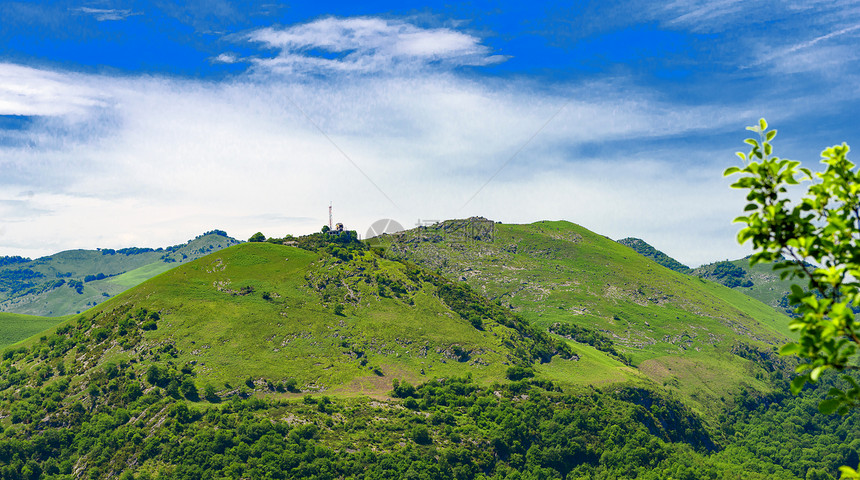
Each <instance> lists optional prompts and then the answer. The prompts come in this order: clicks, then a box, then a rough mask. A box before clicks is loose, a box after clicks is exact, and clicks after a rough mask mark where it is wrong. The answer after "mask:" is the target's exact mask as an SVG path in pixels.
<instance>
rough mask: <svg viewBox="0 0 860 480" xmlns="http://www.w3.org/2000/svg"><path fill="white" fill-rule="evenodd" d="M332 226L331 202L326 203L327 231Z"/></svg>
mask: <svg viewBox="0 0 860 480" xmlns="http://www.w3.org/2000/svg"><path fill="white" fill-rule="evenodd" d="M332 228H334V226H333V225H332V223H331V202H328V229H329V230H331V229H332Z"/></svg>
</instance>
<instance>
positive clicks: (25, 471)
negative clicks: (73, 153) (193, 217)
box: [0, 221, 860, 480]
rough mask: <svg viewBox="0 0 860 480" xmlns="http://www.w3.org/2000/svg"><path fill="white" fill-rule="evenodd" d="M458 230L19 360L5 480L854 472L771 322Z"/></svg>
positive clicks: (330, 259)
mask: <svg viewBox="0 0 860 480" xmlns="http://www.w3.org/2000/svg"><path fill="white" fill-rule="evenodd" d="M485 226H486V225H485ZM461 227H463V225H462V222H460V223H459V224H458V222H456V221H453V222H445V223H443V224H442V225H439V226H438V227H436V228H434V229H425V230H424V231H422V232H420V233H421V236H420V237H415V236H412V237H410V236H409V235H401V236H398V237H396V238H383V239H381V240H382V241H377V242H375V245H376V246H375V247H372V248H368V247H367V246H366V245H364V244H361V243H358V242H354V241H351V240H350V241H345V242H341V241H340V240H341V237H336V236H330V235H323V234H315V235H313V236H311V238H304V237H303V238H300V239H298V242H297V243H298V245H300V246H302V247H304V248H298V247H293V246H286V245H278V244H272V243H245V244H241V245H237V246H233V247H229V248H226V249H223V250H221V251H218V252H215V253H212V254H209V255H207V256H204V257H202V258H199V259H197V260H194V261H191V262H187V263H186V264H183V265H179V266H178V267H177V268H174V269H172V270H169V271H166V272H164V273H161V274H159V275H157V276H155V277H153V278H151V279H149V280H147V281H145V282H143V283H142V284H140V285H138V286H136V287H133V288H131V289H129V290H127V291H126V292H124V293H121V294H118V295H116V296H114V297H112V298H110V299H108V300H106V301H105V302H103V303H101V304H99V305H97V306H95V307H93V308H91V309H90V310H88V311H86V312H84V313H82V314H79V315H75V316H74V317H72V318H70V319H67V320H64V321H62V322H61V323H60V324H59V325H57V326H55V327H52V328H50V329H49V330H48V331H44V332H41V333H38V334H36V335H34V336H33V337H31V338H30V339H28V340H26V341H24V342H19V343H17V344H16V345H14V346H13V347H11V348H7V349H5V350H4V351H3V352H2V361H0V478H46V479H57V480H59V479H63V480H65V479H70V478H83V477H87V478H99V479H101V478H117V477H119V478H164V479H167V478H170V479H186V478H187V479H192V478H193V479H197V478H302V479H304V478H372V479H382V478H440V479H452V480H453V479H479V478H480V479H484V478H499V479H501V478H512V477H513V478H516V477H519V478H643V479H658V478H684V479H694V478H709V479H725V478H731V479H762V480H764V479H768V480H773V479H787V480H788V479H798V478H809V475H808V472H809V471H814V472H815V474H816V475H818V472H823V473H821V475H824V474H827V472H835V471H836V467H838V465H840V464H842V463H844V462H846V461H851V460H852V459H854V458H857V453H856V449H854V447H853V446H852V444H850V442H851V441H852V439H853V438H856V435H857V432H858V431H860V430H858V429H860V427H858V426H857V425H860V424H858V423H857V422H856V421H854V420H856V418H857V417H858V416H854V417H852V419H854V420H852V423H850V424H847V426H841V425H839V424H838V422H837V421H833V422H830V423H829V424H828V423H827V422H828V420H826V419H823V418H819V417H820V415H817V414H816V413H815V408H814V402H816V401H817V399H818V397H816V395H817V394H815V393H813V392H810V394H809V395H805V396H804V397H802V398H800V399H798V400H797V401H796V402H794V401H791V399H790V398H788V397H787V395H786V393H785V392H786V390H787V386H786V384H785V381H784V380H785V379H783V378H782V375H783V374H784V372H785V370H786V368H785V367H786V366H785V365H783V364H782V363H781V362H783V360H782V359H778V358H776V357H775V356H774V355H772V350H771V347H772V346H774V345H776V344H778V343H779V342H782V341H784V339H785V334H784V332H783V330H782V327H781V325H783V324H782V323H780V322H782V321H783V320H784V318H783V317H780V316H779V315H778V314H776V313H775V312H773V310H771V309H769V308H768V307H767V306H765V305H763V304H761V303H758V302H756V301H755V300H753V299H750V298H749V297H746V296H744V295H742V294H740V293H738V292H735V291H733V290H731V289H728V288H725V287H722V286H720V285H716V284H713V283H711V282H707V281H705V280H702V279H697V278H692V277H689V276H685V275H681V274H678V273H677V272H673V271H671V270H668V269H665V268H663V267H661V266H659V265H657V264H655V263H653V262H651V261H650V260H648V259H646V258H644V257H642V256H640V255H637V254H635V253H634V252H632V251H631V250H630V249H628V248H627V247H624V246H623V245H619V244H617V243H615V242H612V241H610V240H608V239H606V238H604V237H601V236H599V235H595V234H593V233H591V232H589V231H588V230H585V229H583V228H581V227H578V226H576V225H573V224H570V223H566V222H538V223H536V224H532V225H513V226H507V225H505V226H502V225H499V226H495V225H492V226H491V227H492V230H487V229H482V228H477V229H473V228H471V227H469V229H468V236H466V237H462V236H460V234H459V233H458V232H457V229H460V228H461ZM413 233H414V232H413ZM347 240H348V239H347ZM407 257H408V258H411V259H414V260H415V261H416V262H418V263H424V264H434V265H436V266H438V267H439V268H440V269H441V270H442V271H443V272H445V276H447V277H449V278H447V279H446V278H445V277H444V276H442V275H439V274H437V273H435V272H434V271H432V270H429V269H426V268H423V267H422V266H421V265H419V264H418V263H413V262H412V261H409V260H407ZM470 285H471V286H470ZM479 291H482V292H486V294H487V295H488V296H489V297H491V298H492V299H488V298H486V297H484V296H482V295H479V294H478V293H477V292H479ZM4 320H11V321H13V322H15V321H17V322H27V321H29V320H33V319H32V318H31V317H23V316H13V315H10V314H4V315H0V321H4ZM34 326H35V324H34ZM546 330H549V331H551V332H554V333H555V334H547V333H545V331H546ZM828 381H830V380H828ZM679 399H680V400H681V401H679ZM764 405H769V407H768V408H759V407H761V406H764ZM789 415H790V416H789ZM825 424H827V425H828V428H835V427H834V425H836V426H838V427H839V428H841V430H840V432H841V433H839V435H838V436H836V435H831V436H829V437H827V438H826V442H824V443H822V441H824V440H823V439H824V437H822V435H821V432H819V431H818V430H817V427H813V426H814V425H825ZM736 432H737V434H736ZM789 442H790V443H791V445H788V443H789ZM822 445H825V447H822ZM822 448H825V449H826V451H828V452H829V451H832V452H833V453H831V454H829V455H827V456H826V458H825V456H824V455H823V454H822ZM820 478H827V477H823V476H822V477H820Z"/></svg>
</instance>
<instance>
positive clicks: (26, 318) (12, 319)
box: [0, 312, 69, 350]
mask: <svg viewBox="0 0 860 480" xmlns="http://www.w3.org/2000/svg"><path fill="white" fill-rule="evenodd" d="M68 318H69V317H37V316H34V315H21V314H19V313H5V312H0V350H3V349H5V348H6V347H8V346H10V345H14V344H15V343H18V342H20V341H23V340H26V339H27V338H28V337H31V336H33V335H38V334H39V333H41V332H43V331H45V330H48V329H49V328H51V327H53V326H55V325H58V324H60V323H62V322H64V321H65V320H67V319H68Z"/></svg>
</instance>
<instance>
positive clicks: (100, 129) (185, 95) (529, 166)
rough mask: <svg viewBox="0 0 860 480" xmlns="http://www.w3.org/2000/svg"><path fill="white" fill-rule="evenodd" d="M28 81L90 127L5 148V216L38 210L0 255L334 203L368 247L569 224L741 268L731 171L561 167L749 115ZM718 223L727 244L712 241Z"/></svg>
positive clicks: (1, 196)
mask: <svg viewBox="0 0 860 480" xmlns="http://www.w3.org/2000/svg"><path fill="white" fill-rule="evenodd" d="M7 68H9V67H8V66H7ZM24 71H25V72H26V73H27V75H29V76H30V78H32V79H34V80H37V81H38V80H39V79H44V78H49V79H51V82H53V83H52V84H53V85H55V88H56V89H57V90H60V91H68V92H76V93H74V95H71V97H70V98H77V100H68V99H67V104H66V105H65V106H63V107H62V108H59V107H57V109H56V110H46V111H52V112H55V114H56V115H57V116H58V117H57V118H58V119H62V118H64V116H65V115H67V112H70V111H75V112H77V114H78V115H84V116H86V118H87V119H88V120H87V121H77V122H76V123H74V124H73V125H72V126H71V127H69V126H68V125H67V124H65V123H63V124H62V125H64V127H63V128H73V131H72V133H73V134H77V135H71V136H73V137H76V139H75V140H74V141H71V140H70V141H64V142H62V145H61V146H57V145H52V146H49V147H37V148H31V147H21V146H17V147H3V146H0V165H2V168H3V171H4V173H6V172H13V173H14V174H10V175H4V176H3V178H0V200H7V201H13V200H14V201H17V202H21V201H23V200H22V199H21V198H20V193H21V192H22V191H32V192H33V194H32V195H31V196H28V197H27V198H26V203H27V205H26V207H27V208H26V209H24V208H23V207H22V208H18V209H15V205H16V204H14V203H8V202H7V203H6V204H5V205H6V208H7V209H9V211H8V212H6V211H5V210H4V212H6V213H5V214H4V216H6V214H8V216H6V218H13V217H14V218H15V219H16V221H15V222H4V225H3V228H4V229H5V232H6V233H5V235H3V236H0V255H12V254H20V255H28V256H39V255H43V254H49V253H53V252H55V251H59V250H62V249H67V248H93V247H96V246H100V247H108V248H116V247H123V246H129V245H138V246H153V247H155V246H164V245H170V244H173V243H177V242H180V241H183V240H185V239H187V238H192V237H193V236H195V235H197V234H199V233H201V232H203V231H205V230H209V229H212V228H222V229H225V230H227V231H228V232H229V233H231V234H233V235H235V236H237V237H238V238H248V237H249V236H250V235H251V234H252V233H254V232H256V231H258V230H260V231H263V232H264V233H266V234H268V235H279V236H280V235H284V234H286V233H294V234H301V233H307V232H310V231H314V230H316V229H318V228H319V227H320V226H321V225H322V224H324V223H326V222H327V206H328V204H329V202H330V201H333V202H334V211H335V218H336V220H337V221H343V222H344V223H345V224H346V225H347V226H348V227H349V228H354V229H357V230H358V231H359V232H360V233H361V234H364V232H365V231H366V229H367V228H368V227H369V226H370V224H371V223H372V222H373V221H375V220H377V219H379V218H394V219H397V220H398V221H400V222H401V223H403V224H404V225H405V226H407V227H410V226H412V225H413V224H414V223H415V221H416V220H417V219H418V218H437V219H446V218H456V217H467V216H470V215H484V216H487V217H489V218H495V219H498V220H502V221H505V222H512V221H515V222H531V221H536V220H539V219H543V218H560V219H568V220H571V221H574V222H577V223H581V224H583V225H584V226H586V227H588V228H591V229H593V230H595V231H597V232H599V233H602V234H605V235H609V236H612V237H613V238H618V237H622V236H629V235H635V236H641V237H644V238H645V239H646V240H647V241H650V242H653V243H654V244H655V245H656V246H658V248H661V249H663V250H665V251H667V253H669V254H670V255H674V256H676V257H677V258H679V259H680V260H682V261H686V262H688V263H697V262H698V263H700V262H703V261H706V260H709V259H711V258H713V257H712V256H713V255H719V258H722V257H723V256H727V255H728V254H723V253H722V252H725V251H726V250H729V251H732V252H733V251H735V250H736V248H735V247H734V246H733V245H734V240H733V230H732V228H733V227H731V225H730V224H729V220H730V218H732V216H733V214H732V213H731V212H730V210H732V209H731V208H728V207H721V208H718V209H715V208H713V206H714V205H726V204H727V203H726V198H727V196H726V195H727V192H726V190H727V189H726V187H725V185H726V182H725V181H724V180H723V179H722V178H721V176H720V175H719V170H721V168H722V166H720V167H719V168H713V167H711V168H709V170H708V175H703V174H701V173H699V169H700V168H702V166H701V165H696V166H695V168H693V169H691V170H685V169H684V168H679V167H677V166H676V164H677V163H678V161H679V159H684V158H686V156H687V155H688V153H687V152H686V151H685V150H684V149H681V148H679V149H678V150H670V151H660V152H648V151H644V150H643V151H626V152H621V151H615V150H612V149H609V153H607V154H605V155H602V156H601V158H600V160H588V161H585V160H582V159H579V158H577V157H576V155H575V154H571V153H570V152H571V151H574V150H575V149H576V148H577V146H578V145H581V144H583V143H587V142H597V143H601V142H602V143H606V144H609V145H611V144H612V143H613V142H614V141H616V140H619V139H625V140H628V141H629V140H632V139H643V140H647V139H659V138H664V137H667V136H668V137H671V136H675V135H685V134H686V135H697V134H701V133H702V132H705V131H720V130H725V129H734V128H736V126H737V125H743V124H744V122H746V121H747V118H746V117H747V116H748V113H747V112H745V111H737V110H733V109H730V108H726V107H719V106H715V107H707V106H706V107H698V108H688V109H679V108H678V107H677V106H675V105H669V104H663V103H661V102H660V101H659V100H655V99H654V98H651V96H650V95H649V94H648V93H647V92H646V91H641V90H636V89H633V88H629V87H624V86H621V85H620V84H613V83H607V84H606V85H604V86H602V87H599V86H597V85H580V86H568V87H564V88H561V89H559V90H557V91H554V92H546V91H541V90H540V89H538V88H536V86H535V85H532V84H529V83H528V82H524V81H502V80H497V81H487V82H476V81H471V80H464V79H463V78H461V77H458V76H455V75H450V74H441V73H436V74H428V75H422V76H409V77H405V76H385V77H384V78H374V77H362V78H358V79H351V80H349V81H340V80H337V79H328V80H319V81H314V82H285V81H283V79H280V78H265V79H261V78H259V77H254V76H251V77H241V78H238V79H235V80H232V81H225V82H221V83H215V82H209V81H194V80H176V79H170V78H158V77H138V78H129V77H123V78H112V77H106V76H98V75H78V74H74V75H72V74H66V73H61V72H46V71H42V70H36V69H27V70H24ZM25 77H26V75H22V76H21V77H20V78H21V82H22V83H24V84H29V83H30V82H29V80H28V79H27V78H25ZM81 92H83V93H81ZM93 92H98V95H97V96H96V95H95V94H94V93H93ZM33 98H42V97H40V96H39V95H36V96H34V97H33ZM93 98H97V100H93ZM88 102H90V103H93V104H97V105H99V106H100V107H99V108H98V109H95V110H92V109H88V105H90V103H88ZM79 104H80V105H83V106H82V107H79V106H78V105H79ZM565 104H566V105H565ZM562 105H565V106H564V109H563V110H562V111H561V113H558V112H559V108H560V107H561V106H562ZM297 107H299V108H301V110H302V111H304V112H305V113H302V112H301V111H299V109H298V108H297ZM105 109H107V110H108V114H105V113H104V112H103V110H105ZM557 113H558V115H557V117H556V118H555V119H553V120H552V122H550V123H549V124H548V125H546V128H544V129H543V130H542V131H541V132H540V133H539V134H538V135H537V136H535V137H534V139H533V140H532V142H531V143H529V144H528V145H527V146H526V148H524V149H523V150H522V152H521V153H520V154H519V155H518V156H517V157H516V158H515V159H514V160H513V161H512V162H511V163H510V165H508V166H507V167H506V168H505V169H504V170H503V171H502V172H501V173H500V175H499V176H498V178H496V179H495V180H494V181H493V182H491V183H490V184H489V185H488V186H487V187H486V188H485V189H484V190H483V191H482V192H481V194H480V195H478V196H477V197H476V198H475V200H474V201H472V202H471V203H469V205H468V206H466V208H463V205H464V203H465V202H466V200H468V199H469V198H470V197H471V196H472V195H473V194H474V193H475V192H476V190H477V189H478V188H479V187H480V186H481V185H482V184H483V183H484V182H486V180H487V179H488V178H489V177H490V176H491V175H492V174H493V173H494V172H495V171H496V170H498V168H499V166H501V165H503V164H504V163H505V162H506V161H507V160H508V159H509V158H510V157H511V155H513V154H514V153H515V152H516V151H517V150H518V149H520V148H521V147H522V146H523V144H524V143H525V142H526V141H527V140H528V139H529V138H531V137H532V136H533V135H534V134H535V132H536V131H537V130H538V129H539V128H540V127H541V126H542V125H544V124H545V123H546V121H547V119H549V118H550V117H551V116H552V115H555V114H557ZM305 114H306V115H307V118H306V117H305ZM105 116H107V117H109V118H110V119H111V121H110V122H107V123H106V122H105V121H104V118H105ZM308 118H310V119H311V120H312V122H313V123H311V121H309V120H308ZM315 125H318V126H319V127H320V128H321V129H322V130H323V131H324V132H325V133H326V135H327V137H326V136H324V135H322V134H321V133H320V132H319V131H318V130H317V128H316V126H315ZM56 128H57V126H56V125H53V124H51V123H50V122H49V123H45V124H39V125H37V126H35V127H33V130H31V131H29V132H28V134H29V135H31V136H39V135H46V136H50V135H52V134H53V133H52V132H53V131H54V130H55V129H56ZM339 149H340V150H342V151H343V152H345V153H346V154H347V155H348V156H349V157H350V159H352V160H353V161H354V162H355V164H356V165H357V166H358V167H359V168H360V169H361V171H362V172H364V173H366V174H367V176H368V177H369V178H370V179H372V181H373V183H375V184H376V185H378V186H379V188H380V189H381V190H382V191H383V192H384V193H385V194H386V195H387V196H389V197H390V198H391V199H392V200H393V201H394V205H392V204H391V203H390V202H389V201H388V200H387V199H386V198H385V197H384V196H383V195H381V194H380V193H379V192H378V191H377V190H376V188H375V187H374V185H372V184H371V183H370V182H368V181H367V180H366V179H365V178H364V177H363V176H362V174H361V173H360V172H359V171H358V170H357V169H356V168H355V167H354V166H353V165H352V164H351V163H350V162H349V161H347V160H346V159H345V158H344V157H343V155H342V154H341V152H340V151H339ZM725 157H726V158H727V159H730V158H731V151H729V152H726V155H725ZM729 161H730V160H729ZM709 162H711V160H709V161H708V162H705V164H704V165H709V164H711V163H709ZM717 163H719V162H717ZM15 212H17V213H15ZM702 212H708V213H704V214H703V213H702ZM714 222H716V224H719V225H724V226H725V227H724V228H723V229H722V230H721V233H722V236H718V235H715V234H714V232H713V231H712V230H713V227H712V226H713V225H714ZM661 232H662V233H661ZM666 232H672V233H671V234H669V233H666ZM679 232H683V234H681V233H679ZM663 241H664V242H663ZM661 242H663V243H661ZM718 244H721V245H718ZM709 254H710V255H709ZM728 256H731V255H728Z"/></svg>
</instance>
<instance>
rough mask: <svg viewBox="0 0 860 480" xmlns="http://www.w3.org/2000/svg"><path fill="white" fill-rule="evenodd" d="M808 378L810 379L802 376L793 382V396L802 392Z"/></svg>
mask: <svg viewBox="0 0 860 480" xmlns="http://www.w3.org/2000/svg"><path fill="white" fill-rule="evenodd" d="M807 378H809V377H807V376H806V375H801V376H799V377H795V378H794V380H792V381H791V393H792V394H793V395H797V394H798V393H800V391H801V390H803V386H804V385H806V380H807Z"/></svg>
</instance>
